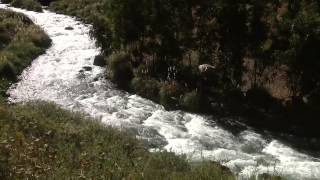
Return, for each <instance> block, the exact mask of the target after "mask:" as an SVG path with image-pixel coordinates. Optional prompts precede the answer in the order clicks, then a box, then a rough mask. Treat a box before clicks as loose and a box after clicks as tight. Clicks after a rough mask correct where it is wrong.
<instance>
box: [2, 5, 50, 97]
mask: <svg viewBox="0 0 320 180" xmlns="http://www.w3.org/2000/svg"><path fill="white" fill-rule="evenodd" d="M50 45H51V40H50V38H49V37H48V36H47V35H46V34H45V33H44V31H43V30H42V29H41V28H39V27H38V26H35V25H34V24H33V23H32V21H31V20H30V19H29V18H28V17H26V16H25V15H23V14H20V13H15V12H12V11H8V10H3V9H1V10H0V76H1V80H0V96H1V97H6V94H5V93H6V90H7V89H8V87H9V86H10V84H11V83H12V82H15V81H16V80H17V76H18V75H19V74H21V72H22V71H23V70H24V69H25V68H26V67H27V66H29V65H30V64H31V62H32V60H33V59H35V58H36V57H38V56H39V55H41V54H43V53H44V52H45V50H46V49H47V48H48V47H49V46H50Z"/></svg>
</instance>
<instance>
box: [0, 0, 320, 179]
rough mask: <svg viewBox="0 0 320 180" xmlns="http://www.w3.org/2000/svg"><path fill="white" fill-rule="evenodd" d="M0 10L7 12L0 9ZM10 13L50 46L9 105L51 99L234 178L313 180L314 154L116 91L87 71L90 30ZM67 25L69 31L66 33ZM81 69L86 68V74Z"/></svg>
mask: <svg viewBox="0 0 320 180" xmlns="http://www.w3.org/2000/svg"><path fill="white" fill-rule="evenodd" d="M0 8H8V7H7V6H6V5H3V4H0ZM10 9H12V10H14V11H18V12H22V13H24V14H26V15H27V16H29V17H30V18H31V19H32V20H33V21H34V22H35V23H36V24H37V25H39V26H41V27H42V28H43V29H44V30H45V31H46V32H47V34H48V35H49V36H50V38H51V39H52V41H53V44H52V46H51V47H50V48H49V49H48V50H47V52H46V53H45V54H44V55H41V56H40V57H38V58H37V59H35V60H34V61H33V63H32V65H31V66H30V67H29V68H27V69H25V70H24V72H23V73H22V74H21V76H20V80H19V82H18V83H17V84H14V85H13V86H12V87H11V88H10V89H9V91H8V94H9V101H10V102H12V103H23V102H27V101H32V100H44V101H51V102H55V103H56V104H59V105H61V106H62V107H64V108H66V109H69V110H73V111H79V112H83V113H85V114H87V115H89V116H91V117H93V118H95V119H98V120H100V121H102V122H103V123H105V124H107V125H110V126H113V127H115V128H118V129H120V130H124V131H128V132H130V133H133V134H134V135H135V136H136V137H137V138H139V139H142V140H143V141H145V142H146V145H147V146H148V147H149V148H150V150H151V151H154V150H157V149H165V150H168V151H173V152H175V153H177V154H186V155H187V157H188V158H190V160H192V161H199V160H200V161H201V160H203V159H204V160H214V161H218V162H220V163H221V164H223V165H225V166H227V167H229V168H230V169H231V170H232V171H233V172H235V173H236V174H238V175H239V179H245V178H248V177H249V176H250V175H251V174H259V173H263V172H266V173H270V174H275V175H283V176H285V177H287V178H288V179H320V158H318V157H312V156H310V155H307V154H304V153H301V152H299V151H297V150H295V149H293V148H291V147H289V146H287V145H285V144H284V143H282V142H281V141H279V140H276V139H272V138H267V137H265V136H264V135H262V134H260V133H257V132H255V131H253V130H251V129H250V128H246V129H245V130H242V131H241V132H239V133H237V134H233V133H231V131H229V130H228V129H225V128H223V127H221V126H219V125H218V124H217V123H216V122H217V121H216V119H215V117H210V116H203V115H197V114H191V113H187V112H184V111H166V110H165V109H164V108H163V107H162V106H160V105H158V104H156V103H153V102H152V101H149V100H147V99H144V98H141V97H139V96H137V95H133V94H129V93H127V92H124V91H121V90H118V89H117V88H115V86H114V85H113V84H112V83H111V82H110V81H109V80H107V79H105V78H104V74H105V71H106V70H105V69H104V68H101V67H97V66H93V60H94V57H95V55H98V54H99V52H100V49H99V48H98V47H97V46H96V45H95V40H94V39H91V38H90V35H89V32H90V28H91V26H90V25H88V24H84V23H82V22H80V21H78V20H77V19H76V18H73V17H70V16H66V15H60V14H56V13H53V12H50V11H47V10H45V11H44V12H43V13H36V12H32V11H26V10H21V9H16V8H11V7H10ZM68 26H71V27H73V28H74V29H73V30H66V29H65V28H66V27H68ZM84 67H92V70H90V71H85V69H84ZM87 70H88V69H87Z"/></svg>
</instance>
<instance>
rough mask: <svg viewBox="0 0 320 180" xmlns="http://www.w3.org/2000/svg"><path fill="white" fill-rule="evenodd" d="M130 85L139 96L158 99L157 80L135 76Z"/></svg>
mask: <svg viewBox="0 0 320 180" xmlns="http://www.w3.org/2000/svg"><path fill="white" fill-rule="evenodd" d="M131 87H132V89H133V90H134V92H136V93H137V94H139V95H140V96H142V97H145V98H148V99H151V100H153V101H159V82H158V81H157V80H155V79H142V78H138V77H136V78H134V79H132V81H131Z"/></svg>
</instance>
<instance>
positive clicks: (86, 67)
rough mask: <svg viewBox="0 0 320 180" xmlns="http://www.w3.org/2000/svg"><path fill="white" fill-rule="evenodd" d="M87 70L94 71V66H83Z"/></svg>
mask: <svg viewBox="0 0 320 180" xmlns="http://www.w3.org/2000/svg"><path fill="white" fill-rule="evenodd" d="M82 68H83V69H84V70H85V71H92V67H90V66H84V67H82Z"/></svg>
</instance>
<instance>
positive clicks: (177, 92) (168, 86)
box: [159, 81, 183, 109]
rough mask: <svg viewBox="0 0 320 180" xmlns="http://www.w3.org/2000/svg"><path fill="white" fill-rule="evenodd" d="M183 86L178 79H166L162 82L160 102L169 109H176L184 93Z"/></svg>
mask: <svg viewBox="0 0 320 180" xmlns="http://www.w3.org/2000/svg"><path fill="white" fill-rule="evenodd" d="M182 89H183V88H182V87H181V86H180V85H179V83H178V82H176V81H170V82H168V81H166V82H164V83H162V84H161V88H160V92H159V94H160V104H162V105H163V106H165V107H166V108H169V109H175V108H177V107H178V106H179V100H180V96H181V95H182V92H183V91H182Z"/></svg>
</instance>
